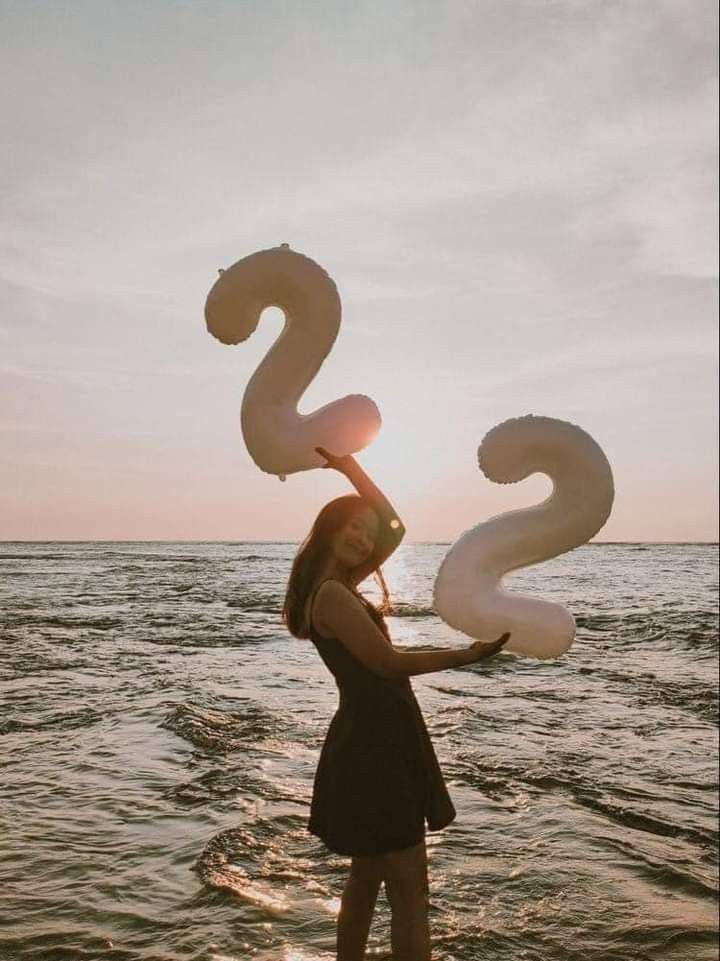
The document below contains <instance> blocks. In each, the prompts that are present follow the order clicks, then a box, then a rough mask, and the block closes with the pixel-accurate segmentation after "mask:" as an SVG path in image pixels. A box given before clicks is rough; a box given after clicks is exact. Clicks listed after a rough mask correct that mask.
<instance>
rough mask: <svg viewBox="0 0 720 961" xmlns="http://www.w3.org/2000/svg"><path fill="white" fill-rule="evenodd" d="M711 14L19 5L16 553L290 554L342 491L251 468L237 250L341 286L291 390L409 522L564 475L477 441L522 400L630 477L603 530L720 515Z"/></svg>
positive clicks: (639, 4)
mask: <svg viewBox="0 0 720 961" xmlns="http://www.w3.org/2000/svg"><path fill="white" fill-rule="evenodd" d="M716 38H717V5H716V4H715V3H714V2H710V0H698V2H693V0H646V2H645V0H636V2H633V3H628V2H627V0H621V2H613V0H592V2H584V0H566V2H560V0H476V2H468V0H448V2H443V0H432V2H426V0H377V2H366V0H353V2H352V3H350V2H342V0H313V2H310V0H297V2H278V0H262V2H261V0H255V2H243V0H232V2H230V0H228V2H220V0H206V2H203V3H197V2H189V0H187V2H186V0H172V2H171V0H142V2H135V0H122V2H121V0H118V2H107V0H91V2H72V3H68V2H65V0H47V2H43V3H37V2H33V0H19V2H8V0H0V64H1V66H0V81H1V82H0V124H1V129H2V131H3V141H4V145H3V150H2V151H1V152H0V176H1V178H2V180H1V182H2V190H1V191H0V478H1V480H2V482H1V484H0V539H3V540H85V539H87V540H95V539H97V540H103V539H123V540H124V539H127V540H134V539H138V540H154V539H168V540H184V539H188V540H194V539H197V540H243V539H248V540H286V541H296V540H300V539H301V538H302V537H304V536H305V534H306V533H307V531H308V529H309V527H310V525H311V523H312V521H313V519H314V517H315V515H316V513H317V511H318V510H319V509H320V508H321V507H322V505H323V504H324V503H325V502H326V501H328V500H330V499H331V498H333V497H336V496H339V495H340V494H342V493H345V492H346V491H347V490H348V489H349V487H348V482H347V480H346V479H345V478H343V477H342V476H340V475H339V474H338V473H336V472H334V471H329V470H315V471H311V472H302V473H298V474H294V475H291V476H290V477H289V478H288V480H287V481H286V483H284V484H282V483H280V482H279V481H278V480H277V479H276V478H274V477H272V476H269V475H267V474H264V473H262V472H261V471H260V470H258V468H257V467H256V466H255V465H254V463H253V461H252V460H251V458H250V456H249V454H248V452H247V451H246V449H245V446H244V443H243V439H242V435H241V433H240V427H239V411H240V403H241V399H242V393H243V390H244V387H245V385H246V384H247V381H248V379H249V378H250V376H251V375H252V373H253V371H254V370H255V368H256V367H257V365H258V364H259V363H260V361H261V360H262V358H263V356H264V355H265V354H266V352H267V351H268V350H269V349H270V347H271V346H272V344H273V342H274V340H275V339H276V338H277V336H278V335H279V333H280V331H281V330H282V325H283V317H282V315H281V314H280V312H279V311H277V310H274V309H272V310H268V311H267V312H266V313H265V315H264V316H263V318H262V319H261V322H260V325H259V327H258V330H257V331H256V333H255V334H254V335H253V336H252V337H251V338H250V339H249V340H248V341H246V342H245V343H243V344H241V345H238V346H236V347H226V346H223V345H222V344H220V343H219V342H218V341H216V340H215V339H214V338H212V337H211V336H210V335H209V334H208V332H207V330H206V328H205V321H204V316H203V307H204V302H205V297H206V295H207V292H208V290H209V289H210V287H211V286H212V284H213V283H214V281H215V278H216V277H217V271H218V269H220V268H223V267H227V266H229V265H230V264H232V263H233V262H235V261H236V260H238V259H240V258H241V257H244V256H246V255H247V254H250V253H252V252H254V251H256V250H261V249H264V248H267V247H273V246H277V245H278V244H280V243H284V242H287V243H289V244H290V245H291V246H292V247H293V248H294V249H295V250H298V251H300V252H302V253H304V254H306V255H308V256H310V257H312V258H313V259H314V260H316V261H317V262H318V263H320V264H321V265H322V266H323V267H324V268H325V269H326V270H327V271H328V272H329V273H330V275H331V276H332V277H333V279H334V280H335V282H336V283H337V286H338V289H339V292H340V296H341V299H342V304H343V320H342V326H341V329H340V332H339V335H338V338H337V340H336V342H335V345H334V347H333V349H332V351H331V352H330V354H329V356H328V358H327V359H326V361H325V363H324V365H323V367H322V369H321V370H320V372H319V374H318V375H317V377H316V378H315V380H314V381H313V383H312V384H311V385H310V387H309V389H308V390H307V392H306V394H305V396H304V398H303V400H302V402H301V405H300V410H301V411H302V412H308V411H311V410H314V409H316V408H317V407H319V406H321V405H323V404H325V403H328V402H329V401H331V400H334V399H336V398H338V397H341V396H344V395H345V394H348V393H364V394H367V395H369V396H370V397H372V398H373V399H374V400H375V402H376V403H377V405H378V407H379V408H380V411H381V414H382V417H383V426H382V428H381V431H380V433H379V434H378V436H377V438H376V439H375V440H374V441H373V443H372V444H371V445H370V446H369V447H368V448H367V449H366V450H365V451H363V452H361V453H359V454H358V455H357V459H358V461H359V462H360V464H361V465H362V466H363V468H364V469H365V470H366V471H367V472H368V473H369V474H370V475H371V476H372V477H373V479H374V480H375V481H376V483H378V485H379V486H381V487H382V489H383V490H384V491H385V493H386V494H387V496H388V497H389V498H390V500H391V501H392V502H393V504H394V506H395V507H396V509H397V512H398V514H399V516H400V517H401V518H402V519H403V521H404V523H405V526H406V528H407V539H408V540H409V541H425V540H439V541H452V540H454V539H455V538H456V537H457V536H458V535H459V534H460V533H461V532H462V531H464V530H466V529H468V528H470V527H473V526H474V525H476V524H478V523H480V522H481V521H482V520H484V519H486V518H487V517H489V516H491V515H493V514H498V513H502V512H504V511H506V510H510V509H516V508H519V507H522V506H525V505H530V504H533V503H537V502H538V501H539V500H541V499H542V498H544V497H545V496H547V493H548V492H549V491H550V483H549V481H548V480H547V478H545V477H544V476H541V475H535V476H534V477H532V478H529V479H528V480H526V481H524V482H522V483H521V484H517V485H512V486H501V485H496V484H492V483H491V482H489V481H488V480H486V479H485V478H484V477H483V475H482V474H481V473H480V471H479V470H478V467H477V460H476V452H477V447H478V444H479V443H480V441H481V440H482V438H483V436H484V435H485V433H486V432H487V431H488V430H489V429H490V428H491V427H493V426H494V425H495V424H498V423H500V422H501V421H503V420H505V419H507V418H509V417H516V416H520V415H522V414H526V413H535V414H543V415H546V416H550V417H558V418H560V419H563V420H569V421H571V422H573V423H575V424H578V425H580V426H581V427H582V428H584V429H585V430H586V431H588V432H589V433H590V434H591V435H592V436H593V437H594V438H595V440H596V441H597V442H598V443H599V444H600V446H601V447H602V448H603V450H604V451H605V453H606V455H607V457H608V459H609V461H610V463H611V465H612V468H613V472H614V477H615V485H616V500H615V505H614V509H613V513H612V515H611V517H610V519H609V521H608V522H607V524H606V525H605V527H604V528H603V530H602V531H601V532H600V533H599V534H598V535H597V538H596V539H597V540H601V541H602V540H607V541H695V540H716V539H717V536H718V515H717V485H718V473H717V471H718V448H717V429H718V423H717V419H718V418H717V308H718V298H717V286H718V283H717V282H718V263H717V256H718V255H717V175H716V169H717V100H718V87H717V39H716Z"/></svg>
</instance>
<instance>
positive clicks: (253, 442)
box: [205, 244, 381, 480]
mask: <svg viewBox="0 0 720 961" xmlns="http://www.w3.org/2000/svg"><path fill="white" fill-rule="evenodd" d="M266 307H279V308H280V309H281V310H282V311H283V313H284V314H285V326H284V328H283V330H282V333H281V334H280V336H279V337H278V339H277V340H276V341H275V343H274V344H273V346H272V347H271V348H270V350H269V351H268V353H267V354H266V356H265V358H264V359H263V361H262V362H261V363H260V365H259V366H258V368H257V370H256V371H255V373H254V374H253V376H252V377H251V378H250V381H249V383H248V385H247V388H246V390H245V394H244V396H243V401H242V407H241V412H240V421H241V426H242V433H243V437H244V439H245V444H246V446H247V449H248V452H249V453H250V456H251V457H252V459H253V460H254V461H255V463H256V464H257V466H258V467H259V468H260V469H261V470H263V471H266V472H267V473H268V474H277V475H278V476H279V477H280V479H281V480H284V479H285V475H286V474H292V473H295V472H297V471H303V470H310V469H311V468H313V467H321V466H323V465H324V463H325V459H324V458H323V457H321V456H320V455H319V454H318V453H317V452H316V451H315V447H325V448H327V449H328V450H331V451H332V452H333V453H334V454H337V455H344V454H351V453H355V452H356V451H359V450H362V449H363V448H364V447H367V445H368V444H369V443H370V441H371V440H372V439H373V438H374V437H375V435H376V434H377V432H378V430H379V428H380V423H381V421H380V413H379V411H378V409H377V407H376V405H375V403H374V402H373V401H372V400H371V399H370V398H369V397H365V396H364V395H362V394H351V395H349V396H347V397H343V398H341V399H340V400H335V401H332V403H329V404H326V405H325V406H324V407H320V408H319V409H318V410H315V411H313V412H312V413H309V414H301V413H299V412H298V403H299V401H300V398H301V397H302V395H303V393H304V392H305V390H306V389H307V387H308V385H309V384H310V382H311V381H312V380H313V378H314V377H315V375H316V374H317V372H318V370H319V369H320V367H321V365H322V363H323V361H324V360H325V358H326V357H327V355H328V353H329V352H330V349H331V347H332V345H333V343H334V342H335V338H336V337H337V334H338V330H339V328H340V297H339V296H338V292H337V288H336V287H335V284H334V283H333V281H332V279H331V278H330V277H329V276H328V274H327V273H326V272H325V271H324V270H323V269H322V267H320V266H319V264H316V263H315V262H314V261H313V260H310V258H309V257H304V256H303V255H302V254H299V253H297V252H296V251H294V250H291V249H290V247H289V246H288V245H287V244H282V245H281V246H280V247H273V248H271V249H270V250H261V251H258V252H257V253H254V254H251V255H250V256H248V257H244V258H243V259H242V260H238V261H237V263H235V264H233V265H232V267H229V268H228V269H227V270H223V271H221V273H220V277H219V278H218V280H217V281H216V282H215V284H214V285H213V287H212V289H211V290H210V293H209V294H208V296H207V301H206V303H205V319H206V322H207V328H208V330H209V331H210V333H211V334H212V335H213V336H214V337H217V339H218V340H220V341H221V342H222V343H223V344H238V343H240V342H241V341H244V340H247V338H248V337H249V336H250V335H251V334H252V333H253V331H254V330H255V329H256V327H257V325H258V321H259V319H260V315H261V313H262V312H263V310H264V309H265V308H266Z"/></svg>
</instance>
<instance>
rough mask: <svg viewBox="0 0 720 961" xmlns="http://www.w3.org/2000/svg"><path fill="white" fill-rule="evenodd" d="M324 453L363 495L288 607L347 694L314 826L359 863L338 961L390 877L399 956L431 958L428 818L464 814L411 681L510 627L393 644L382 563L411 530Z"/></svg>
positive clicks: (343, 503) (319, 786) (311, 562)
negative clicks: (378, 593)
mask: <svg viewBox="0 0 720 961" xmlns="http://www.w3.org/2000/svg"><path fill="white" fill-rule="evenodd" d="M316 450H317V451H318V452H319V453H320V454H322V456H323V457H324V458H325V459H326V460H327V464H325V467H331V468H334V469H335V470H337V471H340V473H342V474H344V475H345V476H346V477H347V478H348V480H349V481H350V482H351V483H352V484H353V486H354V487H355V489H356V490H357V494H350V495H347V496H345V497H338V498H337V499H336V500H333V501H331V502H330V503H329V504H326V505H325V507H323V509H322V510H321V511H320V513H319V514H318V517H317V519H316V521H315V523H314V524H313V526H312V530H311V531H310V534H309V535H308V536H307V537H306V538H305V541H304V542H303V543H302V545H301V546H300V548H299V550H298V553H297V555H296V557H295V560H294V562H293V565H292V570H291V573H290V580H289V583H288V588H287V593H286V596H285V605H284V608H283V620H284V622H285V624H286V625H287V627H288V629H289V630H290V632H291V634H293V635H294V636H295V637H299V638H310V640H311V641H312V643H313V644H314V646H315V647H316V648H317V650H318V653H319V654H320V657H321V658H322V660H323V661H324V663H325V664H326V666H327V667H328V669H329V670H330V671H331V673H332V674H333V675H334V677H335V680H336V682H337V685H338V689H339V694H340V704H339V707H338V710H337V711H336V713H335V715H334V717H333V719H332V721H331V723H330V727H329V729H328V732H327V736H326V738H325V743H324V745H323V748H322V751H321V754H320V760H319V762H318V767H317V771H316V774H315V781H314V785H313V796H312V803H311V807H310V819H309V822H308V830H309V831H310V832H311V833H312V834H315V835H317V836H318V837H319V838H321V839H322V841H323V842H324V843H325V845H326V846H327V847H328V848H329V849H330V850H331V851H333V852H335V853H336V854H341V855H346V856H349V857H351V859H352V860H351V866H350V876H349V878H348V881H347V884H346V886H345V890H344V892H343V896H342V904H341V909H340V913H339V916H338V929H337V959H338V961H362V959H363V958H364V957H365V945H366V943H367V938H368V933H369V930H370V922H371V920H372V915H373V912H374V909H375V902H376V900H377V895H378V891H379V889H380V885H381V884H382V883H383V882H384V883H385V891H386V894H387V898H388V901H389V904H390V908H391V912H392V928H391V931H392V947H393V958H394V961H429V959H430V938H429V929H428V920H427V909H428V881H427V858H426V850H425V822H426V821H427V825H428V829H429V830H431V831H438V830H440V829H441V828H444V827H446V826H447V825H448V824H449V823H450V822H451V821H452V820H453V819H454V818H455V808H454V806H453V803H452V800H451V799H450V796H449V794H448V792H447V788H446V786H445V782H444V780H443V776H442V772H441V771H440V767H439V765H438V761H437V758H436V756H435V751H434V749H433V746H432V742H431V741H430V737H429V735H428V731H427V728H426V726H425V721H424V719H423V716H422V714H421V712H420V708H419V706H418V703H417V701H416V699H415V695H414V693H413V690H412V687H411V686H410V681H409V678H410V676H411V675H415V674H427V673H430V672H432V671H442V670H445V669H447V668H450V667H460V666H462V665H466V664H473V663H475V662H476V661H479V660H482V659H484V658H487V657H491V656H492V655H493V654H496V653H497V652H498V651H499V650H500V649H501V648H502V646H503V645H504V644H505V643H506V642H507V639H508V637H509V635H507V634H504V635H503V636H502V637H501V638H499V640H497V641H495V642H493V643H492V644H481V643H480V642H476V643H474V644H471V645H470V646H468V647H464V648H458V649H447V648H440V649H434V650H430V651H400V650H398V649H396V648H394V647H393V645H392V642H391V640H390V636H389V634H388V630H387V627H386V625H385V622H384V619H383V614H385V613H388V612H389V611H390V609H391V608H390V603H389V596H388V591H387V587H386V585H385V580H384V578H383V576H382V572H381V570H380V565H381V564H382V563H383V562H384V561H385V560H386V559H387V558H388V557H389V556H390V555H391V554H392V552H393V551H394V550H395V548H396V547H397V546H398V544H399V543H400V541H401V540H402V538H403V536H404V534H405V528H404V527H403V525H402V523H401V522H400V521H399V520H398V518H397V516H396V514H395V511H394V510H393V507H392V505H391V504H390V503H389V501H388V500H387V499H386V498H385V496H384V495H383V494H382V493H381V491H380V490H378V488H377V487H376V486H375V485H374V484H373V483H372V481H371V480H370V478H369V477H368V476H367V475H366V474H365V473H364V471H363V470H362V468H361V467H360V465H359V464H358V463H357V462H356V461H355V459H354V458H353V457H351V456H348V457H335V456H334V455H333V454H330V453H329V452H328V451H326V450H325V449H324V448H322V447H318V448H316ZM370 574H374V575H375V576H376V578H377V580H378V583H379V586H380V588H381V590H382V594H383V603H382V605H381V607H380V609H376V608H375V607H374V606H373V605H372V604H370V602H369V601H367V600H366V599H365V598H364V597H363V596H362V595H361V594H359V593H358V590H357V587H358V584H360V583H361V582H362V581H363V580H365V578H366V577H368V576H369V575H370Z"/></svg>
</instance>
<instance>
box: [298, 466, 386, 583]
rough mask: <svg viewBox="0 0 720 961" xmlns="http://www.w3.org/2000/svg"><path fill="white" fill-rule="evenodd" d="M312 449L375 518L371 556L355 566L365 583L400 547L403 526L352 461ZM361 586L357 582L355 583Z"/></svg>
mask: <svg viewBox="0 0 720 961" xmlns="http://www.w3.org/2000/svg"><path fill="white" fill-rule="evenodd" d="M315 450H316V451H317V452H318V453H319V454H321V455H322V456H323V457H324V458H325V459H326V460H327V462H328V463H327V465H326V466H327V467H334V468H335V470H337V471H340V473H341V474H344V475H345V476H346V477H347V479H348V480H349V481H350V483H351V484H352V485H353V487H354V488H355V490H356V491H357V492H358V494H359V495H360V496H361V497H362V498H364V499H365V500H366V501H367V503H368V504H369V505H370V506H371V507H372V509H373V510H374V511H375V513H376V514H377V516H378V521H379V526H378V536H377V541H376V542H375V550H374V551H373V554H372V556H371V557H370V558H369V560H368V561H366V562H365V563H364V564H362V565H361V566H360V567H358V569H357V571H356V574H362V577H361V578H360V580H365V578H366V577H368V576H369V575H370V574H371V573H372V572H373V571H374V570H375V568H376V567H380V565H381V564H383V563H384V562H385V561H386V560H387V559H388V557H390V555H391V554H392V553H393V551H394V550H395V549H396V548H397V546H398V545H399V544H400V541H401V540H402V539H403V537H404V536H405V526H404V525H403V522H402V521H401V520H400V518H399V517H398V516H397V511H396V510H395V508H394V507H393V506H392V504H391V503H390V501H389V500H388V499H387V497H385V495H384V494H383V492H382V491H381V490H380V488H379V487H376V485H375V484H374V483H373V482H372V480H370V478H369V477H368V475H367V474H366V473H365V471H364V470H363V469H362V467H361V466H360V465H359V464H358V462H357V461H356V460H355V458H354V457H353V456H352V455H351V454H348V455H347V456H346V457H335V455H334V454H330V453H329V452H328V451H326V450H325V448H324V447H316V448H315ZM358 583H360V581H358Z"/></svg>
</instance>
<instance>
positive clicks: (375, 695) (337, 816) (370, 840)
mask: <svg viewBox="0 0 720 961" xmlns="http://www.w3.org/2000/svg"><path fill="white" fill-rule="evenodd" d="M319 587H320V585H318V588H319ZM316 591H317V588H316ZM357 596H358V597H360V595H357ZM314 600H315V596H314V594H313V598H312V601H311V603H310V639H311V640H312V642H313V644H314V645H315V647H316V648H317V650H318V653H319V654H320V657H321V658H322V659H323V661H324V662H325V664H326V666H327V667H328V669H329V670H330V671H331V673H332V674H333V675H334V677H335V680H336V682H337V686H338V689H339V693H340V704H339V706H338V709H337V711H336V712H335V715H334V716H333V718H332V721H331V722H330V727H329V729H328V732H327V735H326V737H325V743H324V744H323V747H322V750H321V752H320V759H319V762H318V766H317V771H316V772H315V781H314V784H313V796H312V802H311V805H310V819H309V822H308V825H307V827H308V830H309V831H310V833H311V834H314V835H316V836H317V837H319V838H320V839H321V840H322V841H323V842H324V843H325V845H326V846H327V847H328V848H329V849H330V850H331V851H334V852H335V853H336V854H343V855H370V854H382V853H383V852H385V851H393V850H398V849H400V848H407V847H410V846H411V845H414V844H417V843H418V842H419V841H421V840H422V838H423V837H424V836H425V821H427V826H428V829H429V830H430V831H438V830H440V829H441V828H444V827H446V826H447V825H448V824H450V822H451V821H453V820H454V819H455V815H456V812H455V807H454V805H453V802H452V800H451V799H450V795H449V794H448V791H447V788H446V786H445V781H444V780H443V776H442V772H441V770H440V765H439V764H438V761H437V757H436V756H435V751H434V749H433V746H432V742H431V740H430V736H429V734H428V731H427V728H426V726H425V721H424V719H423V716H422V713H421V711H420V706H419V705H418V702H417V700H416V699H415V694H414V693H413V690H412V687H411V686H410V680H409V678H407V677H404V678H399V679H396V678H390V679H389V678H383V677H380V676H379V675H378V674H375V673H373V672H372V671H370V670H369V669H368V668H366V667H365V666H364V665H363V664H361V663H360V661H358V660H357V658H355V657H354V656H353V655H352V654H351V653H350V651H349V650H348V649H347V648H346V647H345V646H344V645H343V644H342V642H341V641H339V640H336V639H328V638H324V637H322V636H321V635H320V634H318V633H317V631H316V630H315V629H314V627H313V625H312V604H313V602H314ZM360 600H361V601H363V603H364V605H365V607H366V609H367V611H368V614H369V615H370V616H371V617H372V619H373V620H374V621H375V623H376V624H377V625H378V627H379V628H380V630H381V631H382V632H383V634H384V635H385V637H387V639H388V643H390V637H389V634H388V631H387V627H386V626H385V622H384V620H383V618H382V615H381V614H380V613H379V612H378V611H377V610H376V609H375V608H374V607H373V606H372V605H371V604H370V603H369V602H368V601H366V600H365V599H364V598H362V597H360Z"/></svg>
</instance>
